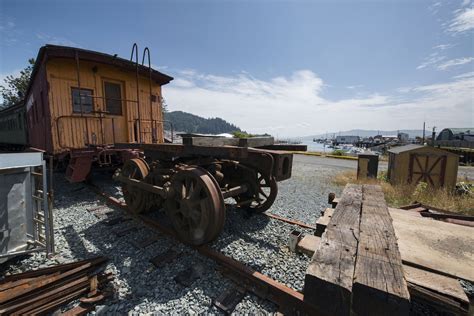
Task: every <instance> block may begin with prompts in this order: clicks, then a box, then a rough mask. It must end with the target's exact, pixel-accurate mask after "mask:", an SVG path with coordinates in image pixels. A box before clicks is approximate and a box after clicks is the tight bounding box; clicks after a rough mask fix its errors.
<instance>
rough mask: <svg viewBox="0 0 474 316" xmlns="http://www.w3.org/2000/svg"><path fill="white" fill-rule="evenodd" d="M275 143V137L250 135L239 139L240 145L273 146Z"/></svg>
mask: <svg viewBox="0 0 474 316" xmlns="http://www.w3.org/2000/svg"><path fill="white" fill-rule="evenodd" d="M273 143H275V140H274V139H273V137H249V138H241V139H239V146H240V147H262V146H271V145H273Z"/></svg>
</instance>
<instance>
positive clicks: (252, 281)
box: [89, 184, 326, 315]
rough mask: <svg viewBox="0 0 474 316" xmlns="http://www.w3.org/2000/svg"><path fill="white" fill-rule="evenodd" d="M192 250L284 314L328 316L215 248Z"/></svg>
mask: <svg viewBox="0 0 474 316" xmlns="http://www.w3.org/2000/svg"><path fill="white" fill-rule="evenodd" d="M89 187H90V188H91V189H92V190H93V191H94V192H95V193H96V194H98V195H100V196H102V197H103V198H105V200H106V202H108V203H110V204H112V205H114V206H117V207H119V208H121V209H123V210H125V211H126V212H127V214H129V215H130V216H131V217H133V218H135V219H137V220H139V221H141V222H142V223H143V224H145V225H146V226H148V227H150V228H153V229H157V230H159V231H160V232H161V233H163V234H165V235H168V236H169V237H172V238H174V239H175V240H177V241H180V242H183V241H182V240H180V239H179V238H178V236H177V235H176V234H175V233H174V231H173V230H171V229H170V228H168V227H165V226H163V225H161V224H160V223H159V222H158V221H156V220H152V219H150V218H148V217H146V216H144V215H138V216H137V215H135V214H132V213H131V212H130V211H129V210H128V207H127V205H126V204H125V203H123V202H121V201H120V200H118V199H117V198H115V197H113V196H110V195H109V194H107V193H105V192H103V191H102V190H100V188H99V187H97V186H95V185H94V184H89ZM187 245H188V246H189V247H192V248H194V249H196V250H197V251H198V252H199V253H200V254H201V255H203V256H205V257H207V258H209V259H212V260H213V261H215V262H216V263H217V264H219V265H220V266H222V267H223V268H225V269H226V270H227V274H229V275H230V276H229V277H230V278H231V279H232V280H234V281H235V282H237V283H240V284H243V285H244V286H245V288H246V289H247V290H248V291H251V292H253V293H254V294H255V295H257V296H258V297H260V298H262V299H266V300H269V301H271V302H273V303H275V304H276V305H278V307H279V308H280V310H283V311H284V312H285V313H288V314H291V315H326V313H325V312H324V311H321V310H317V309H316V308H315V307H314V306H313V305H311V304H309V303H308V302H305V301H304V294H303V293H300V292H298V291H296V290H294V289H292V288H290V287H288V286H286V285H284V284H282V283H280V282H278V281H276V280H274V279H272V278H270V277H268V276H266V275H264V274H262V273H260V272H258V271H255V270H253V269H252V268H250V267H248V266H246V265H245V264H242V263H241V262H239V261H237V260H235V259H233V258H230V257H227V256H225V255H223V254H222V253H220V252H218V251H215V250H213V249H212V248H210V247H208V246H206V245H203V246H193V245H189V244H187Z"/></svg>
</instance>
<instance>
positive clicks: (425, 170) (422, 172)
mask: <svg viewBox="0 0 474 316" xmlns="http://www.w3.org/2000/svg"><path fill="white" fill-rule="evenodd" d="M445 172H446V156H445V155H433V154H411V155H410V167H409V182H410V183H418V182H426V183H428V184H431V185H432V186H435V187H440V186H443V185H444V175H445Z"/></svg>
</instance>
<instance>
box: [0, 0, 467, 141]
mask: <svg viewBox="0 0 474 316" xmlns="http://www.w3.org/2000/svg"><path fill="white" fill-rule="evenodd" d="M0 35H1V46H0V79H1V78H3V77H4V76H6V75H8V74H12V73H13V74H14V73H17V72H18V71H19V69H21V68H22V67H23V66H24V65H25V62H26V60H27V59H28V58H30V57H33V56H36V53H37V51H38V49H39V47H40V46H41V45H43V44H46V43H52V44H60V45H68V46H78V47H83V48H87V49H91V50H97V51H103V52H107V53H112V54H114V53H117V54H118V55H119V56H122V57H125V58H128V57H129V56H130V49H131V46H132V44H133V43H134V42H137V43H138V44H139V47H140V49H143V48H144V47H145V46H148V47H150V49H151V53H152V63H153V65H154V67H155V68H158V69H159V70H161V71H163V72H165V73H167V74H170V75H172V76H173V77H175V80H174V81H173V82H172V83H171V84H169V85H167V86H165V87H164V88H163V95H164V97H165V99H166V100H167V103H168V104H169V108H170V109H171V110H184V111H188V112H191V113H195V114H198V115H202V116H206V117H210V116H220V117H223V118H224V119H227V120H229V121H231V122H233V123H235V124H237V125H238V126H240V127H241V128H243V129H245V130H247V131H249V132H270V133H272V134H276V135H280V136H301V135H310V134H318V133H324V132H325V131H337V130H347V129H351V128H364V129H408V128H420V127H421V126H422V122H423V120H426V121H427V125H428V126H437V127H438V128H442V127H448V126H449V127H453V126H457V127H461V126H473V125H474V114H473V108H474V92H472V91H474V8H473V3H472V1H471V0H452V1H422V0H411V1H408V0H406V1H403V0H400V1H388V0H387V1H383V0H379V1H376V0H372V1H337V0H336V1H329V0H327V1H311V2H310V1H76V0H74V1H25V0H16V1H9V0H0Z"/></svg>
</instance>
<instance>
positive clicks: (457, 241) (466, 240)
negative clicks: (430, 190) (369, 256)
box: [390, 208, 474, 282]
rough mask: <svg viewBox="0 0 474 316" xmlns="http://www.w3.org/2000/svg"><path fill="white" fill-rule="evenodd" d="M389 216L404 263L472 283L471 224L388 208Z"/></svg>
mask: <svg viewBox="0 0 474 316" xmlns="http://www.w3.org/2000/svg"><path fill="white" fill-rule="evenodd" d="M411 214H415V215H416V216H412V215H411ZM390 215H391V216H392V219H393V226H394V228H395V232H396V234H397V237H398V246H399V248H400V254H401V256H402V260H403V263H404V264H408V265H411V266H417V267H423V269H425V270H431V271H433V272H436V273H438V274H444V275H447V276H451V277H453V278H461V279H464V280H468V281H470V282H474V269H472V267H473V266H474V252H473V250H472V249H473V248H472V245H474V234H473V233H472V232H473V228H472V227H467V226H461V225H455V224H451V223H446V222H441V221H437V220H433V219H430V218H426V217H421V216H420V215H419V214H418V213H417V212H410V211H405V210H398V209H392V208H391V209H390Z"/></svg>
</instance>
